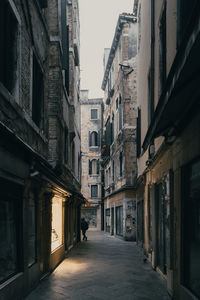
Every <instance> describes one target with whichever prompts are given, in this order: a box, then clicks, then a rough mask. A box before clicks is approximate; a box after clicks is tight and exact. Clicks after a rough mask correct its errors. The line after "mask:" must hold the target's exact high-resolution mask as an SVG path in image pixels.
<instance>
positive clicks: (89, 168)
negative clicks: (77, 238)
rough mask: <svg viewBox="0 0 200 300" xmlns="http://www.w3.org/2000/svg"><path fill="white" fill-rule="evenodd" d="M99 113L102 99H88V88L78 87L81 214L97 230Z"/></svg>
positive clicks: (98, 217) (98, 222)
mask: <svg viewBox="0 0 200 300" xmlns="http://www.w3.org/2000/svg"><path fill="white" fill-rule="evenodd" d="M102 113H103V99H101V98H97V99H88V90H81V155H82V160H81V162H82V185H81V192H82V194H83V196H84V197H85V199H87V204H85V205H84V206H82V209H81V216H82V217H84V218H85V220H86V221H87V222H88V223H89V228H93V229H97V230H101V216H102V205H101V197H102V180H101V135H102V116H103V115H102Z"/></svg>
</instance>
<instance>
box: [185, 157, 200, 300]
mask: <svg viewBox="0 0 200 300" xmlns="http://www.w3.org/2000/svg"><path fill="white" fill-rule="evenodd" d="M183 199H184V206H183V211H182V213H183V235H182V236H183V242H182V249H183V256H182V269H183V270H182V274H183V276H182V277H183V278H182V281H183V284H184V285H185V286H186V287H187V288H188V289H189V290H190V291H191V292H192V293H194V295H196V297H197V298H198V299H199V298H200V280H199V278H200V269H199V265H200V256H199V253H200V160H198V161H196V162H194V163H192V164H190V165H189V166H187V167H185V168H184V170H183Z"/></svg>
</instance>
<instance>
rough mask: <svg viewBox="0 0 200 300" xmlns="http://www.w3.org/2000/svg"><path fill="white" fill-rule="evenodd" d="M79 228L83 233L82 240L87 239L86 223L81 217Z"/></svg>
mask: <svg viewBox="0 0 200 300" xmlns="http://www.w3.org/2000/svg"><path fill="white" fill-rule="evenodd" d="M81 230H82V234H83V240H86V241H87V236H86V230H88V223H87V222H86V220H85V219H84V218H81Z"/></svg>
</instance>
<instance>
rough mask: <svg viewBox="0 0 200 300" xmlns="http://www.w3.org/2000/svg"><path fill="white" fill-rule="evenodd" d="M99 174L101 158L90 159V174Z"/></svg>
mask: <svg viewBox="0 0 200 300" xmlns="http://www.w3.org/2000/svg"><path fill="white" fill-rule="evenodd" d="M98 174H99V160H98V159H92V160H89V175H98Z"/></svg>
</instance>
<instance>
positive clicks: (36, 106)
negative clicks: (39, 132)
mask: <svg viewBox="0 0 200 300" xmlns="http://www.w3.org/2000/svg"><path fill="white" fill-rule="evenodd" d="M43 88H44V86H43V73H42V70H41V67H40V65H39V63H38V61H37V59H36V56H35V55H34V54H33V87H32V119H33V121H34V123H35V124H36V125H37V126H38V127H39V128H40V129H43V117H44V91H43Z"/></svg>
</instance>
